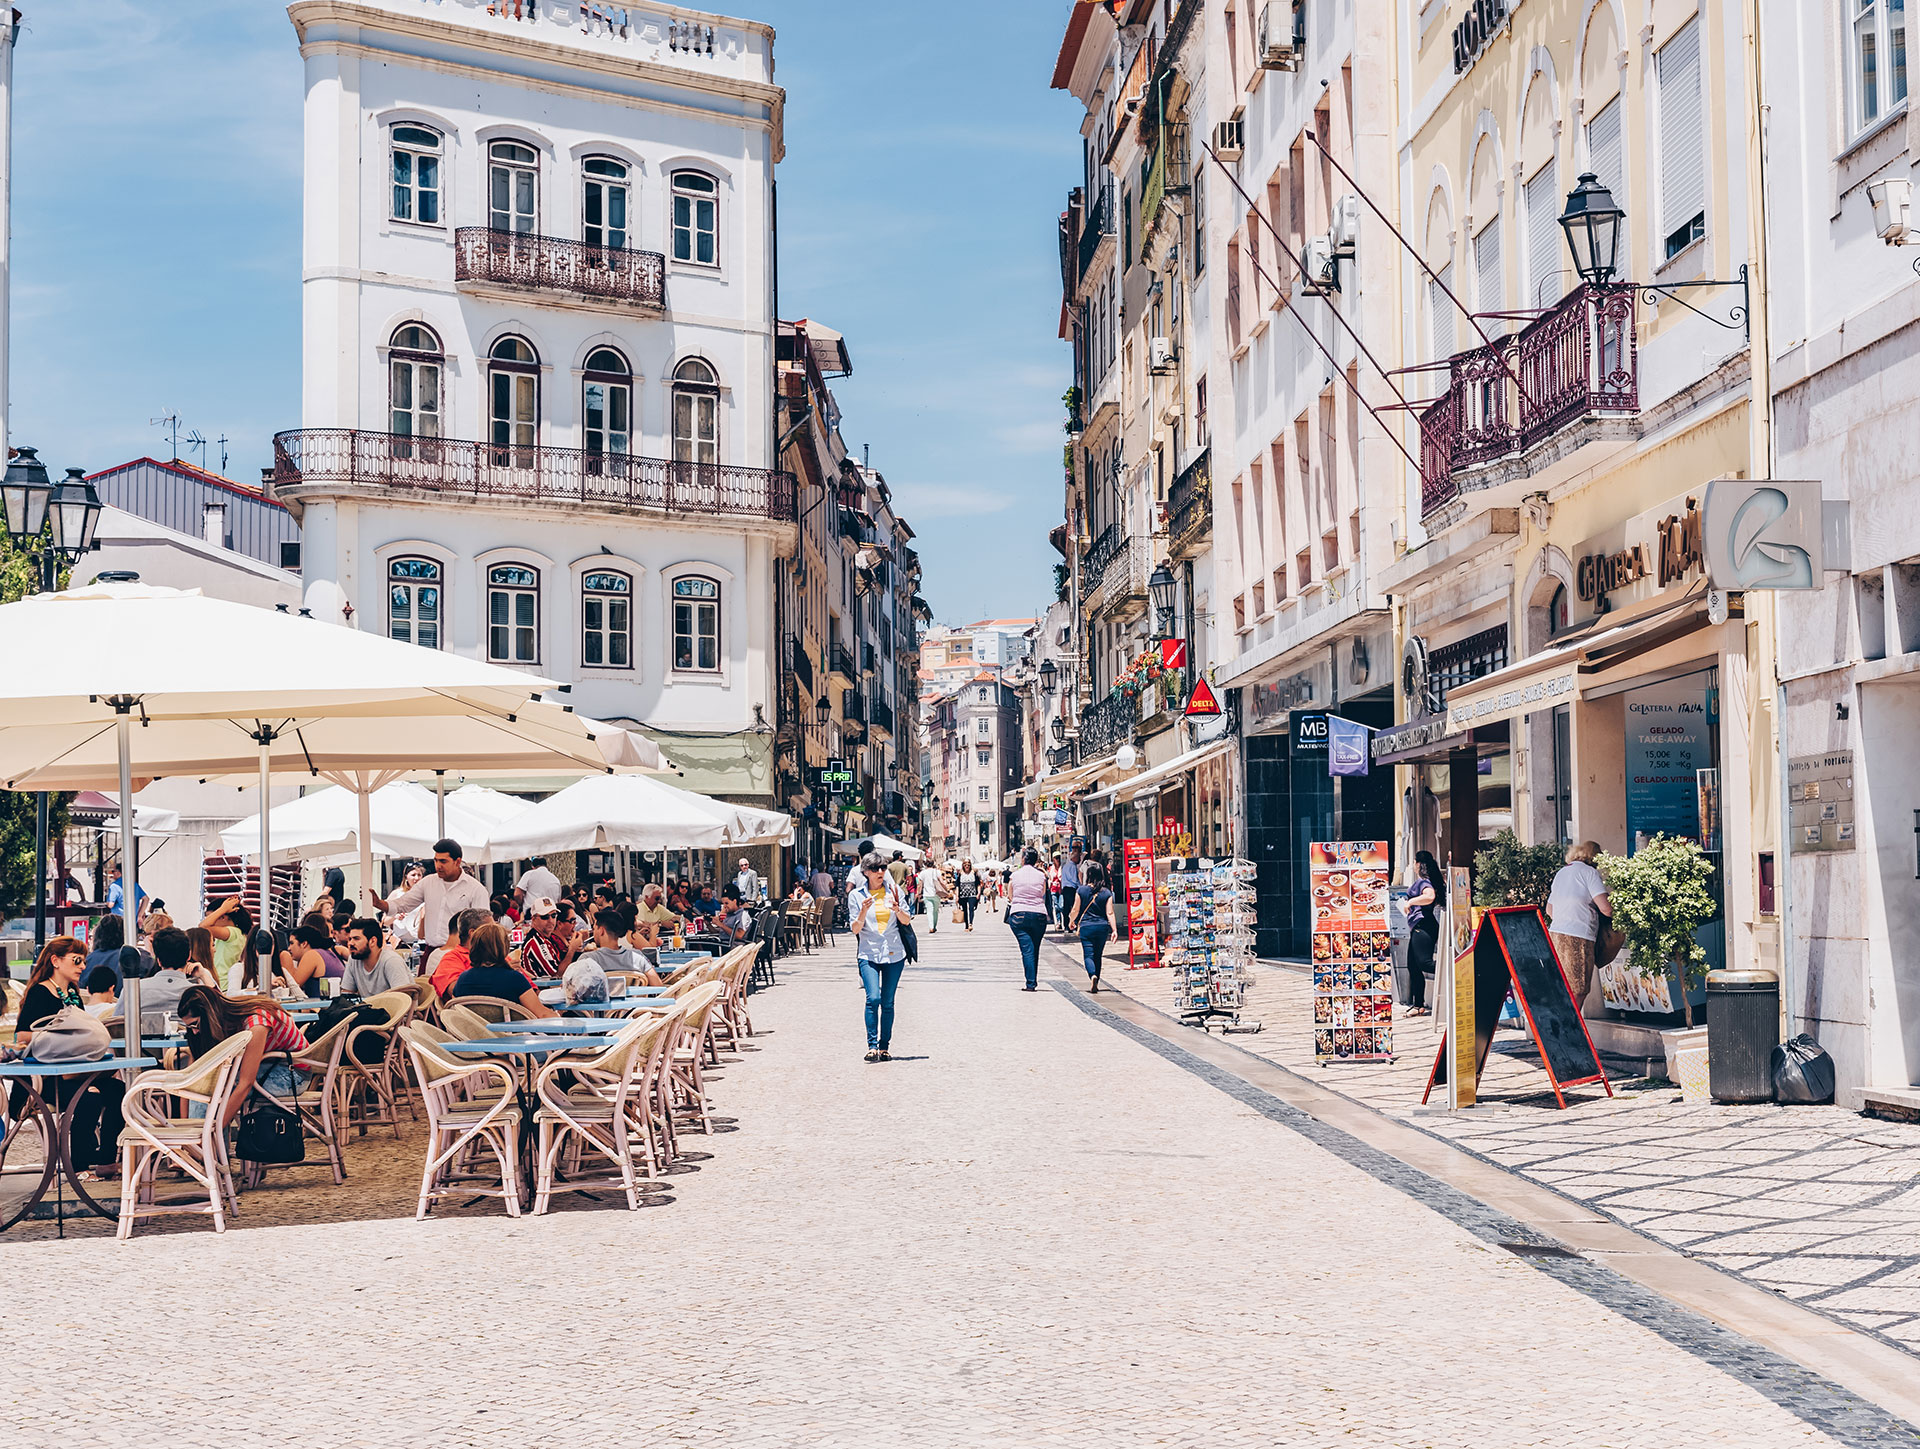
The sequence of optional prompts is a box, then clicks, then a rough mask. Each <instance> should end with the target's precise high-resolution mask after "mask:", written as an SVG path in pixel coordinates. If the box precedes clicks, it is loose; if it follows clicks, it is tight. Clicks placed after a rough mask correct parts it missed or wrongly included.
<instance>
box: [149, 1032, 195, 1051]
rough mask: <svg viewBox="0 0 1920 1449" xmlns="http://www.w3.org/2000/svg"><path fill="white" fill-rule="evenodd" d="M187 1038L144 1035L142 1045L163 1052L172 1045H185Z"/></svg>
mask: <svg viewBox="0 0 1920 1449" xmlns="http://www.w3.org/2000/svg"><path fill="white" fill-rule="evenodd" d="M186 1044H187V1039H186V1038H185V1037H183V1036H143V1037H141V1038H140V1045H141V1046H142V1047H144V1048H145V1049H146V1050H148V1051H150V1052H163V1051H167V1050H168V1049H170V1048H172V1047H183V1046H185V1045H186Z"/></svg>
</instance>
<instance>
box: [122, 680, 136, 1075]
mask: <svg viewBox="0 0 1920 1449" xmlns="http://www.w3.org/2000/svg"><path fill="white" fill-rule="evenodd" d="M117 733H118V735H119V737H120V739H119V743H120V919H121V920H122V921H123V922H125V923H126V941H125V944H126V945H128V946H134V947H136V948H137V947H138V945H139V941H140V936H139V934H138V932H137V931H136V930H135V922H136V921H137V920H138V919H139V915H140V906H139V900H140V882H139V880H138V879H137V877H136V875H135V873H134V871H133V869H132V868H131V865H130V862H129V860H128V852H127V842H128V841H130V840H132V839H133V721H132V720H131V719H129V718H128V712H127V710H126V709H121V710H120V720H119V725H118V729H117ZM120 999H121V1007H120V1010H121V1015H122V1018H123V1027H124V1030H125V1033H126V1039H127V1055H128V1056H130V1057H137V1056H139V1055H140V978H139V977H137V976H129V977H127V979H126V980H125V982H123V983H122V988H121V998H120Z"/></svg>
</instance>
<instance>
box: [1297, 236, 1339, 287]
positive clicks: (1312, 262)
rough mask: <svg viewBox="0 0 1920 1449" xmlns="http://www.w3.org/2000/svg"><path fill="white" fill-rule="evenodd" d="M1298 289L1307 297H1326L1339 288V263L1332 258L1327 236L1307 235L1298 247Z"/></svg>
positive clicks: (1331, 249)
mask: <svg viewBox="0 0 1920 1449" xmlns="http://www.w3.org/2000/svg"><path fill="white" fill-rule="evenodd" d="M1300 261H1301V264H1302V268H1301V272H1300V290H1301V291H1302V292H1304V293H1306V294H1307V295H1308V296H1309V297H1328V296H1331V295H1333V293H1335V292H1337V291H1339V290H1340V263H1339V262H1337V261H1336V260H1334V254H1333V241H1332V239H1331V238H1329V237H1324V236H1314V237H1308V238H1307V243H1306V245H1305V246H1304V247H1302V248H1301V249H1300Z"/></svg>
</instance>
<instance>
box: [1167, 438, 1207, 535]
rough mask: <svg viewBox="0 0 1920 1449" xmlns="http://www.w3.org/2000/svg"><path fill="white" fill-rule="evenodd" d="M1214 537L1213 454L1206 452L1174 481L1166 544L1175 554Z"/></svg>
mask: <svg viewBox="0 0 1920 1449" xmlns="http://www.w3.org/2000/svg"><path fill="white" fill-rule="evenodd" d="M1212 533H1213V462H1212V450H1211V449H1203V450H1202V451H1201V454H1200V456H1199V457H1197V458H1195V459H1194V460H1193V461H1192V462H1191V463H1189V464H1187V466H1186V469H1185V471H1183V472H1182V473H1181V474H1180V476H1179V477H1178V478H1176V479H1174V480H1173V487H1172V488H1171V489H1169V490H1168V492H1167V544H1168V547H1169V549H1170V551H1171V552H1173V553H1174V554H1176V555H1178V554H1182V553H1184V552H1185V551H1186V550H1187V549H1189V548H1192V547H1194V546H1195V545H1197V544H1199V543H1202V542H1204V541H1205V540H1206V539H1207V538H1208V537H1209V536H1210V535H1211V534H1212Z"/></svg>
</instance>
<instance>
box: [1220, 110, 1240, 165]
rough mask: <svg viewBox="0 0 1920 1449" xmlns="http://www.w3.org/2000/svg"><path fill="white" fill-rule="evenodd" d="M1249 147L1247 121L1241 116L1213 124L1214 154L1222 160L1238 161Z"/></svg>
mask: <svg viewBox="0 0 1920 1449" xmlns="http://www.w3.org/2000/svg"><path fill="white" fill-rule="evenodd" d="M1246 149H1247V123H1246V122H1245V121H1244V120H1242V119H1241V118H1240V117H1239V116H1235V117H1234V118H1233V119H1232V120H1231V121H1216V122H1214V125H1213V154H1214V155H1216V156H1218V157H1219V158H1220V159H1221V160H1222V161H1238V160H1239V159H1240V158H1241V156H1242V155H1244V154H1245V152H1246Z"/></svg>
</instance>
